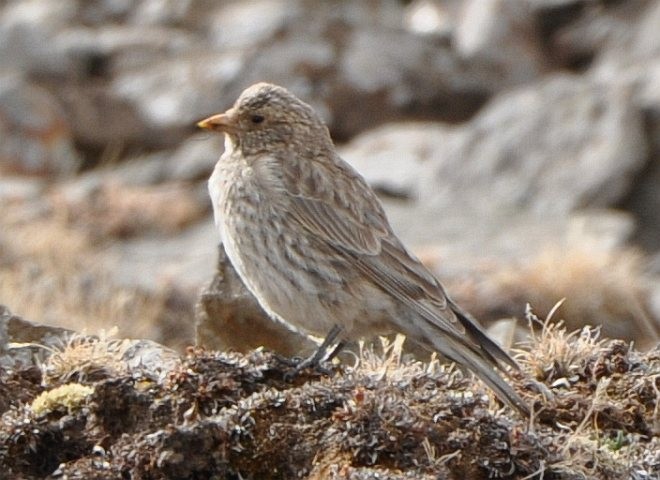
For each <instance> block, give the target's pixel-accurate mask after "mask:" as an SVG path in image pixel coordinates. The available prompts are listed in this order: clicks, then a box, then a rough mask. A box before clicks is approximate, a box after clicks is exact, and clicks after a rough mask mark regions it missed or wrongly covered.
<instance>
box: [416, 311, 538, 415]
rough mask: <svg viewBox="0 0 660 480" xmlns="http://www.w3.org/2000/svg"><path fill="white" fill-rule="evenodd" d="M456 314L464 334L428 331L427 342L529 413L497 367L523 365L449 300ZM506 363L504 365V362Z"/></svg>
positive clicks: (506, 400) (510, 403)
mask: <svg viewBox="0 0 660 480" xmlns="http://www.w3.org/2000/svg"><path fill="white" fill-rule="evenodd" d="M449 304H450V307H451V309H452V310H453V311H454V313H455V314H456V318H457V319H458V320H459V322H460V323H461V324H462V325H463V327H464V328H465V334H460V333H459V332H444V334H443V335H428V336H426V338H425V343H428V344H430V345H429V346H430V347H431V348H433V349H434V350H435V351H437V352H439V353H441V354H443V355H444V356H445V357H447V358H449V359H450V360H452V361H454V362H456V363H457V364H459V365H462V366H464V367H466V368H467V369H469V370H471V371H472V372H474V373H475V374H476V375H477V376H478V377H479V378H480V379H481V380H483V381H484V383H486V385H488V386H489V387H490V388H491V389H492V390H493V391H494V392H495V393H496V394H497V396H498V397H499V398H500V400H502V401H503V402H504V403H506V404H507V405H509V406H510V407H512V408H514V409H515V410H517V411H518V412H520V413H521V414H522V415H523V416H526V417H529V416H530V410H529V407H528V406H527V404H526V403H525V402H524V401H523V400H522V398H520V396H519V395H518V394H517V393H516V391H515V390H514V389H513V387H511V385H509V383H508V382H507V381H506V380H504V378H503V377H502V375H501V374H500V373H499V372H498V371H497V370H495V368H498V370H500V371H501V372H502V373H505V374H507V376H508V373H507V371H506V370H505V367H504V365H508V366H509V367H511V368H513V369H515V370H520V366H519V365H518V364H517V363H516V361H515V360H514V359H513V358H511V356H510V355H509V354H508V353H506V352H505V351H504V350H503V349H502V347H500V346H499V345H498V344H497V343H495V341H493V340H492V339H491V338H490V337H489V336H488V335H487V334H486V332H484V331H483V330H482V329H481V327H480V326H479V325H478V324H477V323H476V320H473V319H472V318H471V316H470V315H469V314H468V313H467V312H465V311H464V310H462V309H461V308H460V307H458V306H457V305H455V304H454V303H453V302H452V301H451V300H450V301H449ZM503 364H504V365H503Z"/></svg>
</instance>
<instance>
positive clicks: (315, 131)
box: [197, 83, 332, 154]
mask: <svg viewBox="0 0 660 480" xmlns="http://www.w3.org/2000/svg"><path fill="white" fill-rule="evenodd" d="M197 125H198V126H199V127H200V128H204V129H207V130H213V131H218V132H222V133H224V134H226V135H227V137H228V139H229V141H230V142H231V143H232V145H233V147H234V148H238V149H240V150H241V151H242V152H243V153H257V154H258V153H263V152H272V151H273V150H274V149H282V148H285V149H309V148H310V146H311V145H318V144H319V143H320V144H323V145H324V146H327V144H328V143H329V144H330V145H332V142H331V140H330V136H329V134H328V129H327V128H326V127H325V125H324V123H323V121H322V120H321V118H320V117H319V116H318V115H317V114H316V112H314V110H313V109H312V108H311V107H310V106H309V105H307V104H306V103H304V102H303V101H301V100H299V99H298V98H297V97H296V96H295V95H293V94H292V93H291V92H289V91H288V90H286V89H285V88H282V87H278V86H277V85H272V84H270V83H257V84H255V85H252V86H251V87H249V88H247V89H246V90H244V91H243V93H241V95H240V96H239V97H238V100H236V103H234V106H233V107H232V108H230V109H229V110H227V111H226V112H225V113H221V114H218V115H213V116H211V117H209V118H206V119H204V120H202V121H201V122H199V123H198V124H197Z"/></svg>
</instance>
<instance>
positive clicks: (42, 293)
mask: <svg viewBox="0 0 660 480" xmlns="http://www.w3.org/2000/svg"><path fill="white" fill-rule="evenodd" d="M17 217H19V215H16V216H13V217H12V216H11V215H8V216H3V217H2V218H0V231H2V235H1V236H0V303H4V304H6V305H7V306H8V307H9V308H10V309H11V310H12V311H14V312H15V313H17V314H18V315H21V316H23V317H24V318H29V319H30V320H32V321H36V322H40V323H46V324H51V325H57V326H61V327H65V328H70V329H73V330H76V331H80V332H97V331H100V330H102V329H105V328H110V327H111V326H117V327H118V328H119V330H120V331H121V334H122V336H126V337H138V338H153V337H155V336H156V335H155V332H154V328H156V327H155V325H156V319H157V318H158V317H159V316H160V315H161V313H162V311H163V308H164V305H163V303H164V300H163V299H162V298H154V297H153V296H149V295H146V294H144V293H141V292H138V291H135V290H129V289H127V288H121V287H118V286H116V285H115V284H113V282H112V281H111V279H110V278H109V277H108V274H107V273H105V272H104V270H103V268H102V267H101V266H100V264H99V257H98V256H97V254H96V252H95V251H94V248H93V246H92V243H91V241H90V238H89V236H88V235H87V234H86V233H84V232H81V231H80V230H75V229H71V228H69V227H67V226H66V223H65V222H64V221H63V220H62V219H60V218H55V217H53V216H52V215H51V216H45V217H43V216H42V217H40V218H38V219H36V220H33V221H20V220H17V219H16V218H17Z"/></svg>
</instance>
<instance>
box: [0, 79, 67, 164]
mask: <svg viewBox="0 0 660 480" xmlns="http://www.w3.org/2000/svg"><path fill="white" fill-rule="evenodd" d="M0 137H2V142H0V172H4V173H20V174H29V175H56V176H62V175H70V174H72V173H73V172H74V171H75V170H76V169H77V168H78V166H79V164H80V157H79V156H78V154H77V152H76V149H75V147H74V144H73V138H72V135H71V128H70V126H69V124H68V121H67V118H66V116H65V113H64V112H63V111H62V108H61V106H60V105H59V104H58V102H57V101H56V100H55V98H53V97H52V96H51V95H50V94H49V93H48V92H47V91H46V90H44V89H42V88H39V87H37V86H35V85H32V84H30V83H29V82H26V81H25V79H23V78H22V77H20V76H15V75H6V76H0Z"/></svg>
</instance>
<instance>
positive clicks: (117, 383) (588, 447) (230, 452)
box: [0, 312, 660, 480]
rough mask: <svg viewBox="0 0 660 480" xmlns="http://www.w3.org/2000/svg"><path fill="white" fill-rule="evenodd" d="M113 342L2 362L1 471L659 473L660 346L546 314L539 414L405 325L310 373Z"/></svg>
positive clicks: (531, 394) (19, 474)
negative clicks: (40, 360) (48, 402)
mask: <svg viewBox="0 0 660 480" xmlns="http://www.w3.org/2000/svg"><path fill="white" fill-rule="evenodd" d="M528 317H529V319H530V321H537V320H536V319H535V317H534V316H533V314H532V313H531V312H529V314H528ZM112 342H113V341H109V340H107V339H106V340H103V339H97V340H89V339H88V340H84V341H83V340H82V339H80V338H79V339H78V340H77V341H73V342H70V343H69V344H68V345H67V346H66V347H65V348H64V349H62V350H61V351H57V352H54V353H53V354H52V355H51V356H50V357H49V358H48V359H47V360H46V362H45V363H44V364H43V365H42V368H41V369H40V370H39V373H38V374H35V371H34V369H31V370H30V371H31V372H32V373H31V374H30V375H26V374H25V373H26V372H21V371H20V370H18V371H13V372H11V371H3V372H1V373H0V385H1V386H2V387H3V388H2V389H0V390H4V391H10V392H13V393H12V395H10V396H9V397H8V398H7V399H6V400H5V402H6V405H5V411H4V413H3V417H2V426H1V427H0V471H1V472H5V477H2V475H0V477H2V478H45V477H46V476H47V475H49V474H53V475H57V476H64V477H67V478H97V479H100V478H143V479H165V478H180V479H185V478H190V479H192V478H233V479H238V478H241V479H290V478H307V479H374V478H379V479H397V480H403V479H423V480H424V479H466V478H469V479H487V478H505V479H514V478H515V479H541V478H543V479H545V480H547V479H585V478H586V479H603V480H608V479H617V480H618V479H624V478H634V479H649V480H650V479H653V478H658V475H660V453H659V452H660V441H659V437H658V433H659V432H660V425H658V418H659V415H658V413H659V409H660V406H659V405H660V351H658V350H654V351H650V352H647V353H643V354H642V353H640V352H637V351H635V350H634V349H632V348H630V346H629V345H627V344H625V343H624V342H621V341H618V340H606V339H601V338H600V337H599V333H598V331H597V330H595V329H591V328H585V329H583V330H581V331H577V332H567V331H566V329H565V328H564V327H563V326H562V325H561V323H558V324H552V323H548V322H544V325H543V328H542V329H541V330H540V333H539V334H538V335H536V336H535V337H532V338H531V339H530V342H529V344H528V345H526V346H524V347H523V348H522V349H521V350H520V351H519V352H518V358H519V360H520V362H521V364H522V365H523V367H524V369H525V371H526V372H528V373H529V374H530V375H531V376H533V377H534V378H535V379H536V380H537V381H539V382H542V383H543V384H544V385H545V386H546V387H547V388H548V389H549V390H550V391H551V392H552V394H551V395H550V396H548V397H544V396H543V395H541V394H540V393H538V392H537V391H536V390H534V389H531V388H528V387H527V385H528V384H529V382H527V381H525V380H524V379H521V380H520V381H519V382H517V383H518V384H517V389H518V390H519V391H520V392H521V393H522V394H523V395H524V396H525V398H526V400H527V401H528V402H529V403H530V405H533V407H534V411H535V414H534V418H533V419H532V420H528V419H523V418H520V417H518V416H515V415H514V414H513V413H512V412H510V411H508V410H507V409H505V408H502V407H501V406H500V405H498V404H497V401H496V399H495V398H493V397H492V395H491V394H490V392H489V391H488V390H487V389H486V388H485V387H483V386H482V385H481V384H480V383H478V382H477V381H476V380H474V379H473V378H471V377H470V376H466V375H465V374H464V373H463V372H461V371H460V370H458V369H456V368H455V367H453V366H451V365H445V364H442V363H440V362H438V361H437V360H436V359H432V360H431V361H430V362H426V363H423V362H418V361H414V360H411V359H408V358H407V357H406V356H405V355H404V354H402V339H400V338H399V339H397V340H395V341H394V342H392V343H388V342H387V341H386V340H384V342H385V343H384V344H383V348H382V349H380V350H379V353H375V352H374V351H373V350H372V349H370V348H363V349H362V350H361V351H360V352H359V353H358V354H357V355H356V358H355V362H354V365H352V366H350V365H335V366H333V367H332V370H333V374H332V375H329V376H328V375H324V374H322V373H318V372H311V371H307V372H304V373H303V374H302V375H300V376H298V377H296V378H295V379H294V380H287V379H286V378H285V377H286V374H287V373H288V372H289V371H290V367H289V366H287V365H286V364H283V363H282V362H281V361H279V360H278V358H277V357H276V356H274V355H272V354H270V353H268V352H265V351H262V350H256V351H253V352H251V353H249V354H247V355H242V354H238V353H222V352H211V351H205V350H201V349H190V350H189V351H188V352H187V354H186V355H185V357H184V358H183V359H182V360H181V361H180V362H178V363H177V364H176V366H175V367H174V368H172V369H171V370H169V372H166V373H162V372H161V373H159V372H153V371H149V370H148V369H144V368H139V369H135V368H129V367H128V366H126V365H123V366H122V365H121V360H120V356H118V354H119V352H121V351H122V349H121V346H120V344H113V343H112ZM118 345H119V346H118ZM99 364H109V365H115V367H113V368H107V369H99V368H98V365H99ZM90 372H94V375H90ZM19 379H20V380H19ZM26 379H30V380H29V381H28V382H27V383H26ZM65 385H73V387H71V388H73V389H74V391H75V392H78V391H81V390H80V388H83V390H82V393H84V395H82V394H81V395H77V396H76V397H75V398H76V402H75V407H73V408H54V409H53V410H52V411H46V410H47V409H43V408H42V409H40V411H39V412H38V413H37V412H35V410H34V408H30V406H29V405H30V404H33V401H34V399H35V397H36V396H37V395H39V394H40V393H42V392H43V391H46V392H49V391H54V390H55V389H57V388H61V387H62V386H65ZM87 388H89V389H92V390H93V392H92V393H91V394H89V395H87V393H88V390H86V389H87ZM14 393H15V394H14ZM55 405H58V404H57V403H55ZM53 472H55V473H53Z"/></svg>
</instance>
